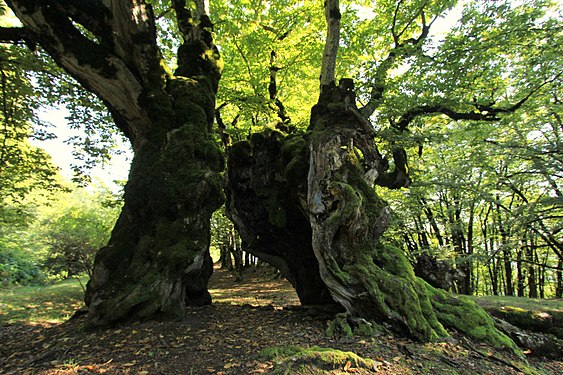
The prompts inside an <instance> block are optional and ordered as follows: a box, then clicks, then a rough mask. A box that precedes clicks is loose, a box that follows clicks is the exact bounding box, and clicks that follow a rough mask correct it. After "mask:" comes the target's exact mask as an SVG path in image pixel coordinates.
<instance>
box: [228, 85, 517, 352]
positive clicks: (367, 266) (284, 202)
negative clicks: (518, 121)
mask: <svg viewBox="0 0 563 375" xmlns="http://www.w3.org/2000/svg"><path fill="white" fill-rule="evenodd" d="M353 97H354V91H353V83H352V81H350V80H343V81H342V82H341V84H340V86H339V87H336V86H335V85H334V84H331V85H327V86H326V87H325V88H324V90H323V94H322V95H321V98H320V100H319V103H318V104H317V105H316V106H315V107H313V109H312V114H311V124H310V127H309V130H308V132H307V133H306V134H293V135H288V136H284V135H283V134H281V133H279V132H276V131H266V132H264V133H261V134H254V135H253V136H252V137H251V138H250V139H249V140H248V141H244V142H239V143H237V144H235V145H234V146H233V148H232V150H231V154H230V157H229V165H228V184H227V191H228V196H227V202H228V205H227V210H228V212H229V214H230V216H231V217H232V218H233V220H234V222H235V224H236V225H237V227H238V229H239V231H240V233H241V236H242V238H243V240H244V241H245V246H246V248H247V249H251V251H252V252H253V254H254V255H256V256H257V257H259V258H261V259H263V260H265V261H266V262H269V263H270V264H272V265H274V266H276V267H277V268H278V269H280V270H281V271H282V273H283V274H284V275H285V276H286V277H287V278H288V280H290V281H291V283H292V284H293V285H294V286H295V288H296V290H297V292H298V295H299V297H300V299H301V302H302V303H304V304H308V303H314V304H332V303H334V301H336V302H337V303H338V304H339V305H340V306H341V307H342V308H343V309H345V310H346V311H347V313H348V314H349V317H348V319H345V320H341V321H340V324H348V323H347V322H356V323H358V324H363V323H362V322H365V321H366V320H367V321H370V322H372V323H384V324H387V325H389V326H391V327H393V328H394V329H395V330H396V331H399V332H401V333H403V334H406V335H408V336H411V337H415V338H418V339H420V340H432V339H437V338H440V337H446V336H447V335H448V333H447V331H446V329H445V328H453V329H456V330H458V331H460V332H463V333H466V334H468V335H469V336H471V337H473V338H476V339H479V340H483V341H486V342H488V343H490V344H493V345H495V346H510V347H513V343H512V342H511V341H510V339H508V338H507V337H506V336H504V335H502V334H501V333H500V332H498V331H497V330H496V329H495V328H494V325H493V321H492V320H491V318H490V317H489V316H488V315H487V314H486V313H485V312H484V311H483V310H482V309H480V308H479V307H478V306H477V305H476V304H474V303H473V302H471V301H470V300H468V299H465V298H455V297H453V296H451V295H449V294H448V293H446V292H445V291H441V290H439V289H435V288H433V287H432V286H430V285H429V284H427V283H426V282H425V281H423V280H422V279H420V278H417V277H415V275H414V271H413V267H412V265H411V264H410V263H409V262H408V261H407V259H406V257H405V255H404V253H403V251H402V250H401V249H399V248H396V247H393V246H390V245H388V244H384V243H382V242H381V236H382V235H383V233H384V232H385V230H386V228H387V226H388V223H389V216H390V212H389V209H388V207H387V204H386V203H385V202H384V201H383V200H382V199H381V198H379V197H378V196H377V195H376V194H375V191H374V189H373V185H374V184H381V185H385V186H389V184H391V185H392V186H396V185H397V181H399V179H398V178H397V175H398V173H397V171H396V170H394V171H392V172H387V169H388V164H387V162H386V161H385V159H384V158H382V157H381V155H380V153H379V152H378V150H377V147H376V145H375V143H374V134H373V129H372V127H371V125H370V123H369V122H368V121H367V120H366V119H365V117H363V116H362V115H361V114H360V112H359V111H358V109H357V108H356V107H355V104H354V102H355V101H354V100H353V99H354V98H353ZM408 181H409V180H408V179H403V182H404V183H405V184H406V183H408ZM352 325H354V324H353V323H352ZM352 328H353V327H350V326H348V327H347V328H345V329H346V330H348V331H352V330H353V329H352ZM363 328H365V326H364V327H363Z"/></svg>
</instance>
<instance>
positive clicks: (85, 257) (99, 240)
mask: <svg viewBox="0 0 563 375" xmlns="http://www.w3.org/2000/svg"><path fill="white" fill-rule="evenodd" d="M120 208H121V205H117V206H116V205H115V197H114V195H113V194H112V193H111V192H109V191H108V190H107V189H105V188H103V187H102V188H99V190H98V191H96V192H94V193H89V192H87V191H85V190H82V189H78V190H75V191H74V192H73V193H71V194H68V195H67V196H63V197H61V199H60V200H59V202H58V204H57V206H56V209H55V208H53V209H49V210H48V212H47V213H46V216H45V217H44V218H43V219H42V220H41V224H40V231H41V232H42V234H43V236H44V241H45V243H46V244H47V247H48V255H47V258H46V259H45V263H44V266H45V267H46V269H47V270H48V271H49V273H51V274H54V275H61V276H66V277H71V276H74V275H80V274H84V273H86V274H88V275H89V276H90V275H91V274H92V267H93V263H94V256H95V254H96V252H97V251H98V249H100V248H101V247H102V246H104V245H105V244H106V243H107V241H108V239H109V235H110V232H111V229H112V228H113V225H114V224H115V221H116V220H117V216H118V213H119V209H120Z"/></svg>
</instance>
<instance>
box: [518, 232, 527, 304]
mask: <svg viewBox="0 0 563 375" xmlns="http://www.w3.org/2000/svg"><path fill="white" fill-rule="evenodd" d="M522 246H526V244H525V243H524V244H521V246H520V247H519V248H518V250H516V293H517V295H518V297H524V287H525V284H524V283H525V282H526V275H525V271H524V265H523V264H522V253H523V250H522Z"/></svg>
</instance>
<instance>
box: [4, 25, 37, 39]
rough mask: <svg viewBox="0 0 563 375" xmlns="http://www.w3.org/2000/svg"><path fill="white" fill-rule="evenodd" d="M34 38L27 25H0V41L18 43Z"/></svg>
mask: <svg viewBox="0 0 563 375" xmlns="http://www.w3.org/2000/svg"><path fill="white" fill-rule="evenodd" d="M31 40H32V35H31V33H30V31H29V29H26V28H25V27H0V42H2V43H18V42H26V43H28V41H31Z"/></svg>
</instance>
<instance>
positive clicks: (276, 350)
mask: <svg viewBox="0 0 563 375" xmlns="http://www.w3.org/2000/svg"><path fill="white" fill-rule="evenodd" d="M259 357H260V358H261V359H263V360H276V370H277V371H280V370H281V371H283V372H284V373H290V372H291V369H292V368H295V367H297V366H301V365H303V364H312V365H313V366H314V367H317V368H321V369H326V370H335V369H339V368H343V367H344V366H345V365H346V363H348V362H350V363H351V364H352V367H355V368H364V369H369V370H373V369H374V368H375V362H374V361H373V360H371V359H368V358H362V357H360V356H359V355H357V354H355V353H353V352H344V351H341V350H337V349H332V348H319V347H317V346H313V347H311V348H302V347H298V346H291V345H290V346H282V347H270V348H265V349H263V350H262V351H261V352H260V354H259Z"/></svg>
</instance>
